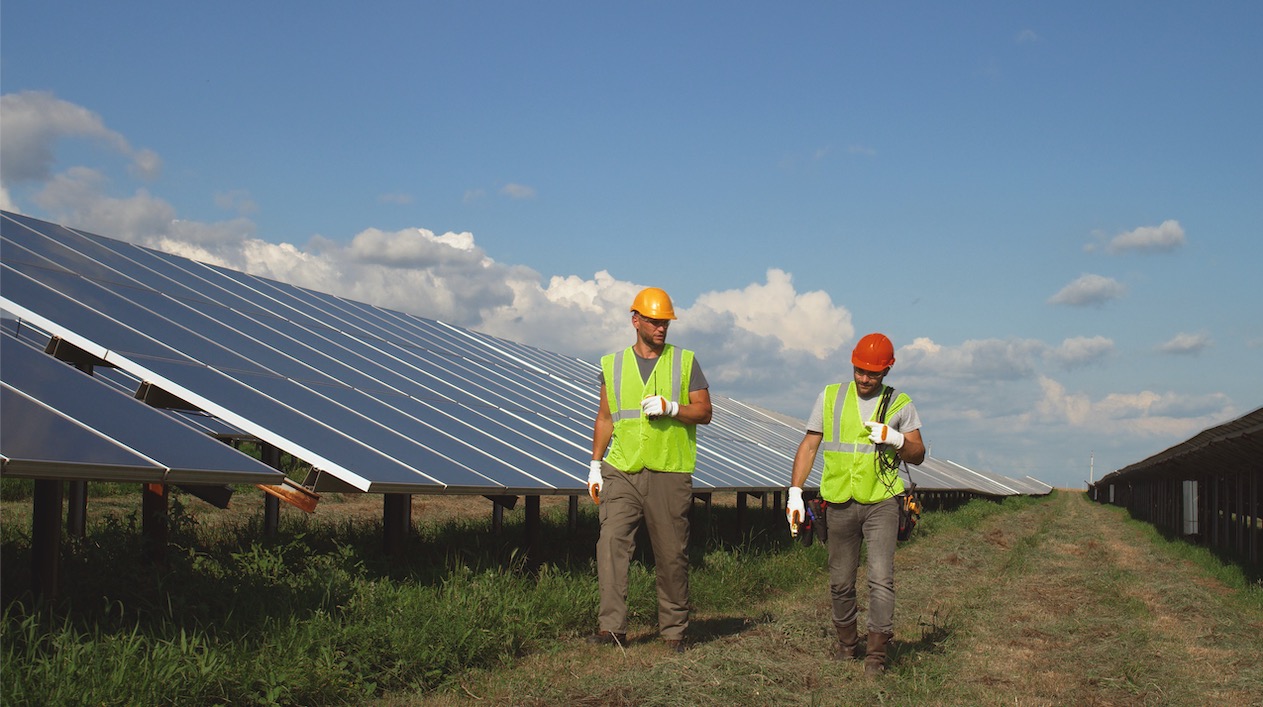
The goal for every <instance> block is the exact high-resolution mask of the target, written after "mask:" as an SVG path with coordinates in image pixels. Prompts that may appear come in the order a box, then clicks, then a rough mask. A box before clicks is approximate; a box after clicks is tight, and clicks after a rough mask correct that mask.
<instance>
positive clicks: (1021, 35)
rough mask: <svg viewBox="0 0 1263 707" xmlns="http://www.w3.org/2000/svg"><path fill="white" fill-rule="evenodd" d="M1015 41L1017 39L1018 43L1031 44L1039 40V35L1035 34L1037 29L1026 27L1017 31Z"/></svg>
mask: <svg viewBox="0 0 1263 707" xmlns="http://www.w3.org/2000/svg"><path fill="white" fill-rule="evenodd" d="M1014 41H1016V42H1017V43H1018V44H1030V43H1033V42H1038V41H1039V35H1038V34H1035V30H1031V29H1024V30H1022V31H1021V32H1018V33H1017V37H1015V38H1014Z"/></svg>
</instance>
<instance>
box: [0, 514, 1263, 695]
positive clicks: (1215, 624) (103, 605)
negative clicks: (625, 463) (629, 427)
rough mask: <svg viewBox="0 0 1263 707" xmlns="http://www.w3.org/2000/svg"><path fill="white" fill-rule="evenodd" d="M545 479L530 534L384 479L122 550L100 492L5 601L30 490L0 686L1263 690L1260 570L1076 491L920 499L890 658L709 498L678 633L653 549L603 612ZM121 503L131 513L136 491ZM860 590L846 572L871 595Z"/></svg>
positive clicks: (759, 691) (35, 689)
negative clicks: (396, 504) (395, 517)
mask: <svg viewBox="0 0 1263 707" xmlns="http://www.w3.org/2000/svg"><path fill="white" fill-rule="evenodd" d="M564 501H565V500H564V499H545V503H544V515H545V523H544V534H545V542H544V548H543V549H542V550H541V551H540V552H539V553H537V556H535V557H533V558H530V560H531V561H529V562H528V561H526V559H525V558H524V557H522V555H521V550H520V548H519V547H518V545H517V541H516V539H515V538H516V537H517V536H518V535H519V534H520V532H521V518H520V516H521V511H515V512H512V513H507V514H506V518H505V532H504V534H503V535H502V536H500V537H496V536H493V535H491V534H490V533H489V530H488V524H489V523H488V516H489V511H488V504H487V502H486V501H484V500H482V499H477V500H476V501H474V500H464V501H452V500H440V499H421V498H418V499H416V500H414V520H415V521H417V533H416V534H415V537H414V538H413V539H412V542H411V544H410V545H409V548H408V552H407V553H406V556H405V557H404V558H402V561H398V560H391V559H390V558H385V557H382V556H381V554H380V544H381V543H380V521H379V518H380V511H381V506H380V498H377V497H369V498H368V499H356V498H350V497H348V498H346V499H335V498H330V499H327V501H326V502H322V504H321V507H320V510H319V511H318V512H317V514H316V515H315V516H311V517H301V516H297V515H296V514H294V513H290V512H286V513H285V514H284V517H283V523H282V528H281V533H280V534H279V535H278V537H276V538H275V539H271V540H266V541H264V540H262V539H261V538H260V532H259V527H258V526H259V518H258V511H257V509H252V508H250V507H249V506H251V505H254V504H252V503H249V502H247V503H245V504H240V505H239V506H238V508H236V509H234V510H233V511H231V512H224V511H216V510H214V509H209V510H208V509H207V508H206V507H205V506H204V505H203V504H200V503H198V502H195V501H191V502H189V503H188V505H187V506H186V505H181V504H177V506H176V508H175V512H174V513H173V517H174V518H175V520H176V523H175V527H174V529H173V541H172V549H171V552H169V553H168V561H167V563H166V564H165V565H163V566H161V567H158V566H153V565H146V564H144V563H143V562H141V561H140V560H139V559H138V558H139V557H140V553H139V541H138V539H137V538H136V530H135V525H136V521H135V516H134V512H135V509H136V507H137V500H136V499H135V498H134V497H133V498H128V497H121V498H120V497H116V496H114V495H111V496H108V497H105V498H94V499H93V501H92V503H91V508H92V509H93V511H92V518H91V522H90V532H89V534H88V537H87V538H86V539H85V540H84V541H82V542H79V541H76V542H72V543H68V545H67V549H66V564H65V570H64V573H63V581H64V582H65V584H66V587H67V590H66V596H65V600H64V601H63V603H61V604H59V605H58V606H57V607H53V608H49V607H41V608H39V609H36V608H33V607H31V606H30V605H29V603H26V602H24V601H22V600H21V599H20V597H21V593H22V587H23V582H24V581H26V582H29V578H28V577H25V576H24V575H25V572H24V567H25V565H27V564H29V551H28V547H29V539H28V538H26V533H28V532H29V530H28V529H29V518H27V517H26V515H24V514H29V501H17V502H8V503H4V504H3V505H2V506H0V520H2V521H3V522H2V524H0V525H2V528H0V530H2V531H3V545H2V546H0V552H2V553H3V555H2V557H0V563H2V564H0V567H3V572H0V589H2V590H3V601H4V612H5V613H4V617H3V624H2V625H0V629H2V630H3V635H2V636H0V648H2V650H0V653H2V654H3V655H2V659H0V688H2V689H3V692H0V702H3V703H4V704H85V703H87V704H245V703H254V704H304V705H306V704H377V705H447V704H453V705H457V704H520V705H552V704H577V705H697V704H702V705H755V704H769V705H773V704H774V705H816V704H821V705H828V704H900V705H937V704H958V705H975V704H981V705H991V704H994V705H1000V704H1006V705H1013V704H1017V705H1066V704H1074V705H1082V704H1086V705H1150V704H1151V705H1205V704H1232V705H1263V638H1261V637H1263V586H1260V585H1259V583H1258V580H1257V578H1256V577H1247V576H1246V575H1245V574H1243V573H1242V572H1241V571H1240V569H1239V568H1237V567H1235V566H1233V565H1231V564H1224V563H1222V562H1220V561H1219V560H1218V559H1216V558H1215V557H1214V556H1212V555H1211V554H1210V553H1208V552H1207V551H1205V550H1203V549H1200V548H1195V547H1191V546H1188V545H1186V544H1184V543H1181V542H1178V541H1168V540H1167V539H1165V538H1163V537H1162V536H1160V535H1159V534H1158V533H1156V532H1155V531H1154V530H1153V529H1152V528H1151V527H1149V526H1147V525H1145V524H1142V523H1137V522H1134V521H1131V520H1130V519H1129V518H1128V517H1127V515H1126V513H1125V512H1124V511H1121V510H1120V509H1116V508H1111V507H1105V506H1099V505H1096V504H1092V503H1090V502H1089V501H1087V499H1086V498H1085V497H1084V495H1083V494H1082V493H1078V492H1069V491H1059V492H1056V493H1054V494H1052V495H1051V496H1049V497H1047V498H1044V499H1010V500H1007V501H1005V502H1004V503H991V502H984V501H976V502H972V503H970V504H968V505H966V506H964V507H963V508H961V509H958V510H956V511H953V512H941V513H930V514H927V515H926V516H925V518H924V519H923V521H922V523H921V525H920V526H919V527H918V529H917V532H916V535H915V536H914V539H913V540H912V541H910V542H908V543H905V544H902V545H901V546H900V549H899V552H898V553H897V556H896V565H897V575H896V581H897V589H898V606H897V609H896V636H895V643H894V647H893V651H892V667H891V671H890V672H889V674H887V675H886V676H883V677H881V678H878V679H876V680H870V679H865V678H864V676H863V669H862V666H861V665H860V664H859V663H850V664H839V663H835V662H833V661H831V660H830V659H829V657H828V653H829V647H830V643H831V633H832V629H831V627H830V625H829V624H830V622H829V618H828V617H829V606H828V597H827V586H826V585H827V580H826V576H825V572H824V561H825V553H824V551H823V548H822V547H820V546H819V545H813V546H812V547H809V548H804V547H801V546H799V545H797V544H794V543H791V542H790V541H789V538H788V534H787V533H786V532H785V530H784V527H783V517H778V515H777V514H775V513H774V512H771V511H768V512H760V511H758V510H757V509H752V511H751V512H750V513H749V515H750V516H751V519H750V528H749V530H748V532H747V533H746V534H745V535H744V536H741V537H734V536H732V535H731V534H730V533H731V528H732V527H733V526H734V519H735V510H734V509H733V508H732V507H731V505H730V504H725V503H722V502H721V503H718V504H717V505H716V507H715V508H713V509H712V510H711V511H710V512H709V513H707V512H705V511H703V510H702V509H701V507H700V506H699V507H698V508H697V509H696V510H697V513H696V515H695V519H694V542H693V551H692V567H693V570H692V597H693V603H694V606H695V608H694V613H693V622H692V626H691V629H690V633H691V641H692V647H691V649H690V650H689V651H688V652H686V653H684V654H682V655H677V654H672V653H669V652H668V651H666V650H665V649H664V648H663V647H662V646H661V645H660V643H659V642H658V641H657V637H656V631H655V626H654V624H653V621H654V617H655V611H656V609H655V599H654V590H653V576H652V566H651V561H650V558H648V557H646V556H643V554H642V556H641V557H640V558H639V561H638V562H637V563H636V564H635V566H634V567H633V574H632V592H631V593H632V596H631V602H630V604H631V609H632V614H633V625H632V631H631V634H630V636H629V638H630V642H629V643H630V644H629V645H628V646H626V647H624V648H617V647H611V648H597V649H594V648H592V647H590V646H587V645H586V644H585V643H584V642H583V640H582V638H583V636H585V635H586V634H587V633H590V632H591V631H592V630H593V629H594V628H595V615H596V579H595V570H594V567H593V564H592V545H593V544H594V541H595V534H596V532H597V531H596V522H595V514H594V513H592V512H591V508H590V505H589V504H586V503H584V504H583V512H582V514H581V519H580V520H581V522H580V527H579V530H578V533H577V536H573V535H571V533H570V531H569V530H568V528H566V522H565V507H564ZM129 514H133V515H129ZM863 599H864V595H863V593H861V603H862V602H863Z"/></svg>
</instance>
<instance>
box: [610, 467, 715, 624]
mask: <svg viewBox="0 0 1263 707" xmlns="http://www.w3.org/2000/svg"><path fill="white" fill-rule="evenodd" d="M692 504H693V475H692V474H682V473H675V472H663V471H652V470H649V469H646V470H644V471H641V472H639V473H636V474H627V473H624V472H622V471H619V470H618V469H615V468H614V467H612V466H610V465H609V464H607V463H602V464H601V505H600V506H598V509H599V510H598V514H599V516H600V518H601V537H600V539H599V540H597V542H596V570H597V577H598V579H599V581H600V585H601V608H600V614H599V616H598V619H599V622H600V627H601V629H602V630H604V631H609V632H611V633H627V572H628V566H629V565H630V564H631V558H632V553H633V552H634V551H635V549H636V530H637V529H638V528H639V527H640V523H641V521H642V519H643V521H644V523H645V526H646V528H647V530H648V531H649V543H650V546H651V547H652V548H653V559H654V566H655V567H656V569H657V573H658V633H659V634H660V635H661V637H662V638H663V639H664V640H676V641H678V640H681V639H683V638H684V632H685V630H686V629H688V625H689V556H688V546H689V515H688V514H689V508H690V507H692Z"/></svg>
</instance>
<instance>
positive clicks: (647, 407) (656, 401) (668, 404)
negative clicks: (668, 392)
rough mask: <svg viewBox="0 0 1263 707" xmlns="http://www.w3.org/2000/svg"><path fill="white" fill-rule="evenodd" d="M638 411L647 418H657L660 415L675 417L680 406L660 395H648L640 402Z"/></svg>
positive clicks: (678, 412)
mask: <svg viewBox="0 0 1263 707" xmlns="http://www.w3.org/2000/svg"><path fill="white" fill-rule="evenodd" d="M640 409H641V410H642V411H643V412H644V413H645V414H646V415H648V416H649V417H659V416H662V415H666V416H667V417H675V416H676V415H678V414H680V404H679V403H677V402H675V401H674V400H667V399H666V398H664V397H662V396H661V395H650V396H649V397H647V398H645V399H644V400H641V401H640Z"/></svg>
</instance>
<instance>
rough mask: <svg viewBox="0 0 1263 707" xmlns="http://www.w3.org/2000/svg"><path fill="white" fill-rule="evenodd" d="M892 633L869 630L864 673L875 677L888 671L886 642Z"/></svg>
mask: <svg viewBox="0 0 1263 707" xmlns="http://www.w3.org/2000/svg"><path fill="white" fill-rule="evenodd" d="M892 637H893V636H892V634H889V633H878V632H876V631H869V632H868V655H867V656H865V657H864V675H866V676H869V677H875V676H877V675H881V674H882V673H884V672H886V644H887V643H889V642H890V639H891V638H892Z"/></svg>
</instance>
